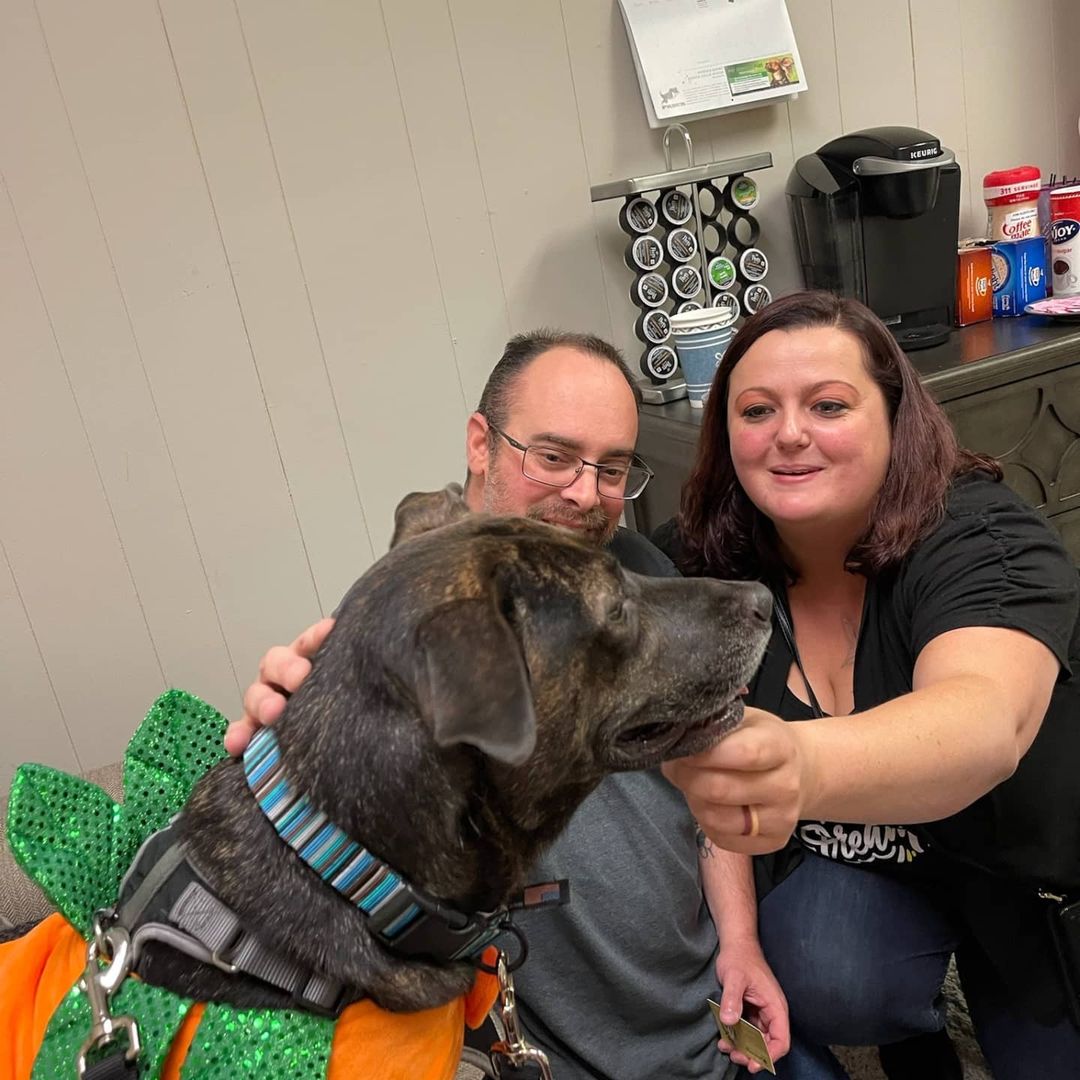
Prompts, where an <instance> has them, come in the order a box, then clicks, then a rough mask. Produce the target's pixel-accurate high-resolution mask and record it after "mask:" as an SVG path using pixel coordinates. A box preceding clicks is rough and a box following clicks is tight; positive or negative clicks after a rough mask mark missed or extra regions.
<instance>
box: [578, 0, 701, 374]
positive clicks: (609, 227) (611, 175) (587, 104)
mask: <svg viewBox="0 0 1080 1080" xmlns="http://www.w3.org/2000/svg"><path fill="white" fill-rule="evenodd" d="M562 17H563V20H564V23H565V27H566V36H567V42H568V45H569V55H570V70H571V74H572V76H573V83H574V91H575V96H576V100H577V110H578V117H579V120H580V124H581V135H582V142H583V145H584V150H585V164H586V169H587V171H588V185H589V186H590V187H591V186H592V185H593V184H603V183H606V182H607V181H609V180H625V179H626V178H627V177H630V176H647V175H648V174H649V173H656V172H663V171H664V168H665V164H664V151H663V132H662V131H653V130H651V129H650V127H649V125H648V122H647V121H646V119H645V107H644V104H643V103H642V100H641V92H640V90H639V88H638V81H637V75H636V74H635V72H634V61H633V59H632V58H631V56H630V46H629V43H628V42H627V40H626V30H625V28H624V27H623V21H622V16H621V15H620V14H619V9H618V6H617V4H615V3H608V2H607V0H562ZM674 150H675V151H676V154H677V156H676V157H675V159H674V162H673V163H676V164H678V163H681V162H682V157H683V148H682V142H681V140H679V141H678V143H677V145H676V146H675V147H674ZM710 155H711V147H710V146H709V145H708V144H706V145H705V146H702V147H699V148H698V160H699V161H704V160H706V159H707V158H708V157H709V156H710ZM586 194H587V193H586ZM621 206H622V199H612V200H609V201H606V202H601V203H596V204H594V205H593V208H592V219H593V228H594V230H595V232H596V237H597V242H598V244H599V249H600V270H601V273H602V274H603V278H604V290H605V293H606V296H607V306H608V310H609V311H610V312H611V321H612V328H611V340H612V342H613V343H614V344H616V345H618V346H619V348H621V349H622V350H623V352H624V353H625V355H626V359H627V362H628V363H629V364H630V367H631V370H633V372H634V373H635V374H638V373H639V371H640V369H639V367H638V358H639V357H640V355H641V352H642V346H641V343H640V342H639V341H638V340H637V338H636V337H635V336H634V320H635V319H636V318H637V316H638V314H639V313H640V310H639V309H638V308H636V307H635V306H634V305H633V304H632V303H631V301H630V295H629V290H630V284H631V282H632V281H633V275H632V274H631V272H630V271H629V270H628V269H627V268H626V266H625V265H624V262H623V253H624V251H625V249H626V244H627V236H626V234H625V233H624V232H623V231H622V229H621V228H620V227H619V221H618V213H619V208H620V207H621ZM593 329H596V327H593Z"/></svg>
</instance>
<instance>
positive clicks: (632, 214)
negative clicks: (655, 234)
mask: <svg viewBox="0 0 1080 1080" xmlns="http://www.w3.org/2000/svg"><path fill="white" fill-rule="evenodd" d="M658 220H659V218H658V216H657V213H656V207H655V206H654V205H653V203H652V201H651V200H649V199H646V198H645V197H644V196H643V195H635V196H634V197H633V198H632V199H628V200H627V201H626V202H625V203H623V206H622V209H621V210H620V211H619V224H620V225H621V226H622V228H623V232H628V233H636V234H638V235H644V234H645V233H648V232H652V231H653V229H655V228H656V222H657V221H658Z"/></svg>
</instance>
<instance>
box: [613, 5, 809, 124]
mask: <svg viewBox="0 0 1080 1080" xmlns="http://www.w3.org/2000/svg"><path fill="white" fill-rule="evenodd" d="M619 8H620V10H621V11H622V16H623V22H624V24H625V25H626V35H627V38H628V40H629V42H630V51H631V53H632V54H633V58H634V67H635V69H636V70H637V75H638V83H639V84H640V86H641V96H642V100H643V101H644V103H645V113H646V115H647V116H648V120H649V126H650V127H654V128H660V127H666V126H667V125H668V124H672V123H675V122H676V121H686V120H699V119H702V118H704V117H706V116H716V115H718V114H720V113H724V112H732V111H737V110H741V109H747V108H756V107H757V106H760V105H770V104H773V103H775V102H777V101H783V100H788V99H789V98H792V97H794V96H795V95H796V94H800V93H802V91H804V90H806V89H808V87H807V83H806V73H805V72H804V71H803V68H802V62H801V60H800V59H799V49H798V46H797V45H796V43H795V33H794V31H793V30H792V28H791V18H790V17H789V15H788V10H787V5H786V3H785V0H619Z"/></svg>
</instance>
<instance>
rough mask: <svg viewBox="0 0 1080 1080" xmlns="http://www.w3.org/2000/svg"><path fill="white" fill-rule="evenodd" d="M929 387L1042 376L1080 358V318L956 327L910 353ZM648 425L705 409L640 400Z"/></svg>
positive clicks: (938, 391) (952, 391) (958, 389)
mask: <svg viewBox="0 0 1080 1080" xmlns="http://www.w3.org/2000/svg"><path fill="white" fill-rule="evenodd" d="M908 357H909V358H910V360H911V362H912V363H913V364H914V365H915V368H916V370H917V371H918V372H919V374H920V375H921V376H922V378H923V381H924V382H925V383H926V386H927V388H928V389H929V390H930V392H931V393H932V394H933V395H934V396H935V397H936V398H938V399H939V400H941V401H948V400H951V399H952V398H957V397H963V396H964V395H965V394H969V393H974V392H976V391H977V390H979V389H982V388H983V387H984V386H988V385H991V384H998V383H1000V382H1002V381H1003V380H1011V379H1013V378H1019V377H1023V376H1027V375H1037V374H1040V373H1041V372H1043V371H1049V370H1052V369H1054V368H1057V367H1062V366H1063V365H1065V364H1068V363H1070V362H1072V361H1075V360H1077V359H1080V321H1078V322H1069V321H1065V320H1060V319H1050V318H1047V317H1046V316H1040V315H1024V316H1021V317H1020V318H1017V319H992V320H990V321H988V322H982V323H976V324H975V325H974V326H964V327H961V328H959V329H956V330H954V331H953V332H952V333H951V334H950V335H949V340H948V341H947V342H945V343H944V344H943V345H936V346H935V347H934V348H932V349H921V350H918V351H916V352H912V353H908ZM639 411H640V413H641V418H642V424H643V426H648V425H649V423H650V421H656V420H664V421H674V422H675V423H677V424H688V425H691V426H692V427H694V428H698V427H700V426H701V414H702V410H701V409H691V408H690V404H689V402H687V400H686V399H685V398H683V399H681V400H679V401H672V402H669V403H668V404H666V405H641V406H640V407H639Z"/></svg>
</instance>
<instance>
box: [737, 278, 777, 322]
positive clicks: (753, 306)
mask: <svg viewBox="0 0 1080 1080" xmlns="http://www.w3.org/2000/svg"><path fill="white" fill-rule="evenodd" d="M742 303H743V308H744V309H745V311H746V314H747V315H755V314H756V313H757V312H759V311H760V310H761V309H762V308H763V307H766V306H768V305H769V304H771V303H772V293H771V292H769V289H768V286H766V285H747V287H746V290H745V291H744V292H743V294H742Z"/></svg>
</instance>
